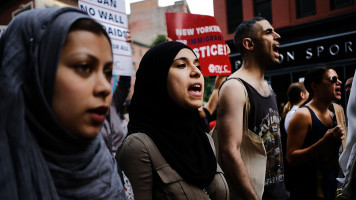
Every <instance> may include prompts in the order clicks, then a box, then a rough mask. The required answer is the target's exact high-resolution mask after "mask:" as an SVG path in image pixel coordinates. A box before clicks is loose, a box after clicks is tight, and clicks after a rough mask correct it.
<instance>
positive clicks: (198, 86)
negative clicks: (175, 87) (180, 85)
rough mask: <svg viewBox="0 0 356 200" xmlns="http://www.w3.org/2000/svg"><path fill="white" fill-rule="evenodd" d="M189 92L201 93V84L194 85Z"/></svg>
mask: <svg viewBox="0 0 356 200" xmlns="http://www.w3.org/2000/svg"><path fill="white" fill-rule="evenodd" d="M188 90H189V91H193V92H200V91H201V85H199V84H195V85H192V86H191V87H189V88H188Z"/></svg>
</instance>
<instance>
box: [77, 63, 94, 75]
mask: <svg viewBox="0 0 356 200" xmlns="http://www.w3.org/2000/svg"><path fill="white" fill-rule="evenodd" d="M76 69H77V70H78V71H79V72H81V73H90V72H91V71H92V67H91V66H90V65H89V64H87V63H84V64H80V65H78V66H77V67H76Z"/></svg>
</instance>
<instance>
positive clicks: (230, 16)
mask: <svg viewBox="0 0 356 200" xmlns="http://www.w3.org/2000/svg"><path fill="white" fill-rule="evenodd" d="M226 10H227V24H228V25H227V27H228V32H229V33H234V32H235V29H236V27H237V26H238V25H239V24H240V23H241V22H242V2H241V0H226Z"/></svg>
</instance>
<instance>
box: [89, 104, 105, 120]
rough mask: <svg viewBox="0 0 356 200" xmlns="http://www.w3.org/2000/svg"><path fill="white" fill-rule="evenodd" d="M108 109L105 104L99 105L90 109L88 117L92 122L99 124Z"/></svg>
mask: <svg viewBox="0 0 356 200" xmlns="http://www.w3.org/2000/svg"><path fill="white" fill-rule="evenodd" d="M108 110H109V107H107V106H99V107H97V108H94V109H90V110H89V113H90V118H91V119H92V120H93V122H94V123H97V124H101V123H103V122H104V121H105V117H106V114H107V112H108Z"/></svg>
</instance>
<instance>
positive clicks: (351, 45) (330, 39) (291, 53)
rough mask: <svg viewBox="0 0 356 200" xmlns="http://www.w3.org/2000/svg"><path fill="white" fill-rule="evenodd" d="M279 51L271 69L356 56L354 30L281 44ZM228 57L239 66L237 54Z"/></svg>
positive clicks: (235, 65)
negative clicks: (278, 55) (278, 56)
mask: <svg viewBox="0 0 356 200" xmlns="http://www.w3.org/2000/svg"><path fill="white" fill-rule="evenodd" d="M279 53H280V64H279V65H276V66H273V67H272V68H273V69H276V68H282V67H294V66H301V65H308V64H314V63H315V64H316V63H327V62H331V61H337V60H344V59H351V58H356V31H352V32H346V33H341V34H336V35H330V36H325V37H320V38H315V39H310V40H305V41H300V42H295V43H289V44H281V47H280V49H279ZM230 59H231V62H232V63H233V64H234V65H233V66H234V67H233V69H238V68H239V67H240V66H241V62H242V61H241V56H240V55H239V54H236V55H235V56H233V55H232V56H231V58H230ZM233 71H234V70H233Z"/></svg>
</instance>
